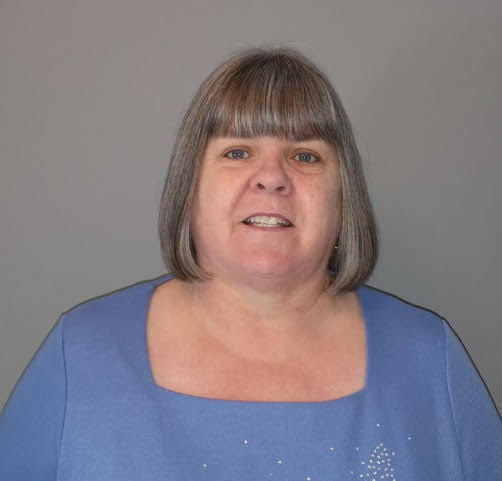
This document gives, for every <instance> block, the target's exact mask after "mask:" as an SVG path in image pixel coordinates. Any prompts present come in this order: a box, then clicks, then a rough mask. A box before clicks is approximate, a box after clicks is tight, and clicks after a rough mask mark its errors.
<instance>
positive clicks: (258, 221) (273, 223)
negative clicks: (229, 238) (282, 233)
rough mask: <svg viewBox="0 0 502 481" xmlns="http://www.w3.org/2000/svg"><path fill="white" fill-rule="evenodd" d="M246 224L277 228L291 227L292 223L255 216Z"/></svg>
mask: <svg viewBox="0 0 502 481" xmlns="http://www.w3.org/2000/svg"><path fill="white" fill-rule="evenodd" d="M244 223H245V224H252V225H256V226H258V227H277V226H280V225H284V226H290V225H291V223H289V222H288V221H286V220H284V219H281V218H280V217H274V216H269V215H255V216H253V217H248V218H247V219H246V220H245V221H244Z"/></svg>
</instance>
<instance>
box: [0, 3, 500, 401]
mask: <svg viewBox="0 0 502 481" xmlns="http://www.w3.org/2000/svg"><path fill="white" fill-rule="evenodd" d="M501 25H502V2H500V1H498V0H493V1H490V0H478V1H477V2H473V1H472V0H434V1H429V0H422V1H417V0H395V1H393V0H326V1H313V2H306V1H304V0H302V1H299V0H282V1H274V0H253V1H252V2H251V1H249V0H213V1H211V2H202V1H194V0H183V1H176V2H166V1H160V0H158V1H155V0H142V1H135V2H133V1H124V0H120V1H119V0H99V1H97V0H86V1H74V0H46V1H43V2H38V1H34V0H32V1H29V0H22V1H5V0H4V1H2V2H1V4H0V55H1V59H2V60H1V66H0V69H1V70H0V159H1V160H0V161H1V165H0V169H1V170H0V216H1V219H0V229H1V236H0V239H1V242H0V405H1V404H2V403H3V402H5V400H6V399H7V396H8V394H9V392H10V390H11V389H12V387H13V385H14V384H15V382H16V380H17V379H18V377H19V375H20V374H21V373H22V371H23V369H24V367H25V366H26V364H27V363H28V361H29V360H30V358H31V356H32V355H33V353H34V352H35V350H36V349H37V347H38V346H39V344H40V343H41V341H42V340H43V339H44V337H45V336H46V334H47V333H48V331H49V330H50V328H51V327H52V326H53V324H54V323H55V321H56V320H57V318H58V316H59V314H60V313H61V312H62V311H64V310H67V309H69V308H70V307H71V306H73V305H75V304H77V303H79V302H81V301H83V300H85V299H87V298H90V297H93V296H96V295H99V294H102V293H104V292H107V291H110V290H114V289H116V288H119V287H121V286H124V285H127V284H131V283H133V282H135V281H138V280H141V279H145V278H150V277H155V276H157V275H159V274H161V273H163V272H164V268H163V266H162V262H161V257H160V253H159V245H158V240H157V234H156V216H157V207H158V203H159V198H160V192H161V189H162V185H163V177H164V174H165V171H166V166H167V161H168V157H169V152H170V149H171V145H172V139H173V135H174V131H175V129H176V126H177V125H178V123H179V120H180V117H181V115H182V113H183V110H184V108H185V107H186V105H187V103H188V101H189V100H190V98H191V95H192V94H193V93H194V91H195V89H196V88H197V86H198V85H199V84H200V82H201V81H202V79H203V78H204V77H205V76H206V75H207V74H208V73H209V72H210V70H212V69H213V68H214V67H215V66H216V64H217V63H219V62H220V61H222V60H223V59H224V58H225V57H226V56H227V55H228V54H229V53H230V52H232V51H234V50H235V49H237V48H239V47H245V46H255V45H262V44H265V43H272V44H281V45H283V44H285V45H291V46H296V47H299V48H300V49H301V50H303V52H305V53H306V54H307V55H308V56H310V57H312V58H313V59H314V60H315V61H316V62H318V63H319V65H321V67H322V68H323V69H324V70H325V71H326V72H327V73H328V75H329V76H330V78H331V79H332V80H333V82H334V84H335V87H336V88H337V89H338V91H339V93H340V95H341V98H342V100H343V102H344V104H345V106H346V108H347V111H348V113H349V116H350V117H351V119H352V121H353V124H354V128H355V133H356V136H357V139H358V141H359V146H360V149H361V152H362V156H363V160H364V165H365V170H366V173H367V176H368V183H369V186H370V191H371V196H372V199H373V202H374V206H375V210H376V214H377V218H378V222H379V227H380V236H381V242H382V251H381V258H380V262H379V265H378V268H377V270H376V272H375V274H374V276H373V278H372V279H371V282H370V284H372V285H375V286H377V287H379V288H382V289H384V290H388V291H390V292H393V293H395V294H397V295H399V296H401V297H403V298H405V299H408V300H410V301H412V302H414V303H417V304H419V305H423V306H426V307H429V308H431V309H433V310H435V311H437V312H439V313H440V314H442V315H443V316H445V317H446V318H447V319H448V320H449V321H450V323H451V324H452V326H453V327H454V328H455V330H456V331H457V333H458V334H459V335H460V337H461V338H462V340H463V341H464V343H465V345H466V346H467V348H468V350H469V352H470V354H471V356H472V358H473V359H474V361H475V363H476V365H477V367H478V368H479V370H480V372H481V374H482V375H483V377H484V379H485V381H486V383H487V385H488V387H489V388H490V390H491V392H492V394H493V396H494V398H495V400H496V402H497V403H498V406H499V408H500V407H502V380H501V376H500V366H501V364H502V362H501V361H502V349H500V343H501V339H502V336H501V334H502V325H501V322H500V318H501V315H500V308H499V304H500V301H499V299H500V295H501V293H500V287H501V283H500V273H501V272H502V260H501V255H500V250H501V249H500V248H501V244H502V243H501V240H502V216H501V208H502V194H501V190H500V188H499V185H500V183H501V180H502V135H501V121H500V113H501V112H502V96H501V86H502V55H501V51H502V29H501V27H500V26H501Z"/></svg>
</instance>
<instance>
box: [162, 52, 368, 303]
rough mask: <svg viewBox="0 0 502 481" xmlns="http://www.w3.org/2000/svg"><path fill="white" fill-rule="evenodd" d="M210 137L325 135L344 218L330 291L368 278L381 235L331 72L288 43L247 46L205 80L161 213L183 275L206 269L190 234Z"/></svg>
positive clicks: (169, 260) (201, 275) (166, 251)
mask: <svg viewBox="0 0 502 481" xmlns="http://www.w3.org/2000/svg"><path fill="white" fill-rule="evenodd" d="M213 136H231V137H257V136H277V137H282V138H287V139H291V140H307V139H312V138H320V139H322V140H324V141H325V142H327V143H328V144H330V145H331V146H333V147H334V148H335V150H336V152H337V154H338V158H339V163H340V174H341V184H342V222H341V229H340V235H339V237H338V240H337V245H336V247H335V248H334V249H333V252H332V254H331V257H330V260H329V263H328V266H326V268H327V273H329V279H330V285H329V287H328V291H329V292H330V293H332V294H335V293H337V292H344V291H350V290H352V289H354V288H355V287H357V286H358V285H359V284H361V283H362V282H364V281H365V280H366V279H367V278H368V277H369V275H370V274H371V272H372V271H373V268H374V266H375V263H376V258H377V250H378V247H377V234H376V225H375V219H374V215H373V209H372V207H371V203H370V200H369V196H368V191H367V188H366V183H365V180H364V175H363V172H362V168H361V161H360V156H359V152H358V150H357V146H356V143H355V140H354V135H353V133H352V128H351V125H350V121H349V119H348V117H347V114H346V113H345V110H344V108H343V106H342V104H341V102H340V100H339V98H338V95H337V94H336V92H335V90H334V88H333V86H332V85H331V83H330V82H329V80H328V79H327V77H326V76H325V75H324V74H323V73H322V72H321V71H320V70H319V68H318V67H317V66H316V65H314V64H313V63H312V62H311V61H310V60H309V59H307V58H306V57H305V56H304V55H303V54H301V53H300V52H298V51H296V50H294V49H290V48H270V49H257V48H254V49H247V50H245V51H242V52H240V53H238V54H236V55H234V56H232V57H230V58H229V59H228V60H227V61H225V62H224V63H223V64H222V65H220V66H219V67H218V68H217V69H216V70H215V71H214V72H213V73H211V75H209V77H208V78H207V79H206V80H205V81H204V82H203V83H202V85H201V86H200V88H199V90H198V91H197V92H196V94H195V96H194V98H193V100H192V102H191V103H190V105H189V107H188V109H187V111H186V113H185V116H184V118H183V120H182V122H181V125H180V128H179V130H178V134H177V137H176V140H175V143H174V147H173V151H172V155H171V160H170V164H169V169H168V172H167V177H166V182H165V185H164V190H163V193H162V200H161V205H160V214H159V235H160V241H161V248H162V255H163V259H164V262H165V264H166V266H167V268H168V270H169V271H170V272H171V273H172V274H174V275H175V276H176V277H178V278H179V279H181V280H185V281H197V280H199V281H201V280H206V279H208V278H209V277H208V274H207V273H206V272H204V271H203V270H202V269H201V268H200V266H199V265H198V264H197V255H196V248H195V247H196V246H194V244H193V240H192V237H191V234H190V221H191V210H192V203H193V199H194V194H195V190H196V187H197V181H198V176H199V171H200V161H201V159H202V156H203V154H204V150H205V148H206V145H207V143H208V141H209V139H210V138H211V137H213Z"/></svg>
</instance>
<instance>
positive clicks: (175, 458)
mask: <svg viewBox="0 0 502 481" xmlns="http://www.w3.org/2000/svg"><path fill="white" fill-rule="evenodd" d="M168 279H169V277H163V278H161V279H157V280H154V281H147V282H143V283H139V284H136V285H134V286H132V287H129V288H126V289H124V290H121V291H118V292H115V293H113V294H110V295H107V296H104V297H101V298H98V299H94V300H91V301H89V302H86V303H84V304H81V305H80V306H78V307H76V308H75V309H73V310H72V311H70V312H69V313H67V314H65V315H63V316H62V317H61V319H60V320H59V322H58V323H57V324H56V326H55V327H54V329H53V330H52V332H51V333H50V335H49V336H48V338H47V339H46V341H45V342H44V344H43V345H42V347H41V348H40V350H39V351H38V353H37V354H36V355H35V357H34V359H33V360H32V362H31V363H30V365H29V366H28V368H27V370H26V371H25V373H24V375H23V376H22V378H21V380H20V381H19V383H18V384H17V386H16V388H15V390H14V392H13V393H12V395H11V397H10V399H9V401H8V403H7V405H6V408H5V410H4V412H3V414H2V417H1V418H0V479H1V480H2V481H14V480H23V481H27V480H29V481H43V480H51V481H53V480H65V481H76V480H78V481H124V480H134V481H160V480H162V481H166V480H180V481H184V480H186V481H189V480H190V481H247V480H250V481H251V480H252V481H295V480H297V481H342V480H343V481H352V480H354V481H357V480H369V481H382V480H383V481H396V480H398V481H436V480H448V481H457V480H469V481H495V480H498V481H500V480H502V424H501V421H500V418H499V417H498V415H497V412H496V410H495V408H494V406H493V403H492V402H491V400H490V398H489V395H488V394H487V392H486V390H485V388H484V386H483V383H482V381H481V380H480V378H479V376H478V375H477V373H476V371H475V369H474V368H473V366H472V364H471V362H470V361H469V358H468V357H467V355H466V353H465V351H464V350H463V348H462V346H461V344H460V343H459V341H458V340H457V338H456V337H455V335H454V334H453V333H452V332H451V330H450V329H449V328H448V326H447V325H446V324H445V323H444V322H443V321H442V320H441V319H440V318H438V317H437V316H435V315H434V314H432V313H430V312H428V311H426V310H423V309H420V308H417V307H414V306H411V305H409V304H406V303H404V302H402V301H400V300H398V299H396V298H394V297H392V296H389V295H386V294H383V293H381V292H379V291H376V290H373V289H371V288H368V287H360V288H359V289H358V294H359V298H360V301H361V306H362V310H363V315H364V321H365V328H366V342H367V366H366V381H365V386H364V388H363V389H362V390H361V391H358V392H356V393H354V394H351V395H349V396H346V397H343V398H341V399H337V400H333V401H326V402H247V401H225V400H216V399H207V398H202V397H197V396H190V395H186V394H181V393H176V392H173V391H170V390H168V389H163V388H161V387H159V386H157V385H156V384H155V383H154V381H153V379H152V375H151V371H150V367H149V362H148V356H147V351H146V338H145V319H146V312H147V308H148V305H149V301H150V298H151V296H152V293H153V290H154V288H155V287H156V286H157V285H158V284H160V283H162V282H165V281H166V280H168Z"/></svg>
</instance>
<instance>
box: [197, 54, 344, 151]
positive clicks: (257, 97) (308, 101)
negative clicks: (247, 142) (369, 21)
mask: <svg viewBox="0 0 502 481" xmlns="http://www.w3.org/2000/svg"><path fill="white" fill-rule="evenodd" d="M226 74H227V75H223V78H220V82H221V83H219V85H218V84H216V85H213V86H212V87H213V88H214V91H213V95H211V96H210V98H211V100H210V101H209V102H210V103H211V106H210V108H209V112H208V119H207V120H208V122H207V124H206V125H207V127H208V135H209V136H229V137H259V136H276V137H283V138H287V139H290V140H306V139H311V138H322V139H324V140H326V141H327V142H328V143H330V144H333V143H334V142H335V143H338V133H337V128H336V118H335V112H336V109H335V106H334V105H333V94H334V92H333V93H332V92H331V91H330V86H329V85H327V84H326V83H325V82H324V80H323V79H322V78H321V77H320V76H319V75H318V74H317V72H315V71H313V70H311V69H310V68H309V65H308V64H300V65H299V63H298V62H294V63H293V62H291V61H290V59H288V58H281V57H279V58H277V57H275V58H268V59H263V58H261V59H257V60H256V61H255V62H254V64H253V62H251V64H250V63H248V64H247V65H245V66H242V65H240V68H236V69H233V70H232V69H230V70H229V71H227V72H226ZM211 90H212V89H211Z"/></svg>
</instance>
